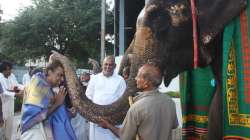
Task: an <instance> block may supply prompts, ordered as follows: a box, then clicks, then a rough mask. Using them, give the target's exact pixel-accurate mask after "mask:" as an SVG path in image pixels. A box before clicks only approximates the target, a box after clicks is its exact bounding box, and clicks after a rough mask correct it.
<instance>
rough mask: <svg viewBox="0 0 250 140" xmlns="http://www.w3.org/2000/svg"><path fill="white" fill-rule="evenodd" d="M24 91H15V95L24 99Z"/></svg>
mask: <svg viewBox="0 0 250 140" xmlns="http://www.w3.org/2000/svg"><path fill="white" fill-rule="evenodd" d="M23 93H24V91H23V90H19V91H17V92H15V96H16V97H18V98H21V99H22V98H23Z"/></svg>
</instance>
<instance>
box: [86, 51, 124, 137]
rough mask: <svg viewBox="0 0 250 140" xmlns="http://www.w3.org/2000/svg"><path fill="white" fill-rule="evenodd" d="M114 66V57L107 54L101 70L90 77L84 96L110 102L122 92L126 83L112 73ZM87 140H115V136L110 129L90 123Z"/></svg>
mask: <svg viewBox="0 0 250 140" xmlns="http://www.w3.org/2000/svg"><path fill="white" fill-rule="evenodd" d="M115 66H116V64H115V58H114V57H113V56H108V57H106V58H105V59H104V61H103V64H102V72H101V73H99V74H97V75H94V76H93V77H91V79H90V81H89V85H88V87H87V90H86V96H87V97H88V98H89V99H91V100H92V101H93V102H94V103H96V104H99V105H107V104H111V103H113V102H115V101H116V100H117V99H118V98H120V97H121V96H122V94H123V93H124V91H125V89H126V83H125V81H124V79H123V78H122V77H121V76H119V75H118V74H116V73H114V69H115ZM89 140H117V137H116V136H115V135H114V134H113V133H112V132H111V131H110V130H108V129H104V128H102V127H100V126H98V124H95V123H90V133H89Z"/></svg>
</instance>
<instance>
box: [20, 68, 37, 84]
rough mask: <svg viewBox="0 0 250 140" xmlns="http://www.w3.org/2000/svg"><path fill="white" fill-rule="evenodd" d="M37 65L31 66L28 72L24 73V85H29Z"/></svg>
mask: <svg viewBox="0 0 250 140" xmlns="http://www.w3.org/2000/svg"><path fill="white" fill-rule="evenodd" d="M34 68H35V67H33V66H29V67H28V72H27V73H25V74H24V75H23V85H27V84H28V83H29V82H30V79H31V76H32V71H33V69H34Z"/></svg>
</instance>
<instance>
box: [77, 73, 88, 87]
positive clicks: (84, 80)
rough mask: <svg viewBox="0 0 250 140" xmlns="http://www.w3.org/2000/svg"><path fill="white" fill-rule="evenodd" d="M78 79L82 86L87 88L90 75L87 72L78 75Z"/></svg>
mask: <svg viewBox="0 0 250 140" xmlns="http://www.w3.org/2000/svg"><path fill="white" fill-rule="evenodd" d="M79 79H80V82H81V83H82V85H83V86H84V87H86V88H87V86H88V83H89V80H90V74H89V73H87V72H84V73H82V74H81V75H80V77H79Z"/></svg>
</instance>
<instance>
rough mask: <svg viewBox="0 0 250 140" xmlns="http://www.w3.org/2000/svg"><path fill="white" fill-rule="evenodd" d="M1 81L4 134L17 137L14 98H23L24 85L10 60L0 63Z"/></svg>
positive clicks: (8, 138) (9, 138)
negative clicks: (14, 71)
mask: <svg viewBox="0 0 250 140" xmlns="http://www.w3.org/2000/svg"><path fill="white" fill-rule="evenodd" d="M0 83H1V85H2V88H3V94H1V100H2V109H3V120H4V135H5V139H7V140H12V138H13V139H15V135H14V136H12V134H16V133H13V130H17V128H14V127H13V126H14V125H13V121H14V99H15V97H18V98H22V96H23V89H24V86H23V85H21V84H19V83H18V82H17V80H16V77H15V75H14V74H13V73H12V64H11V63H10V62H8V61H2V63H1V65H0Z"/></svg>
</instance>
